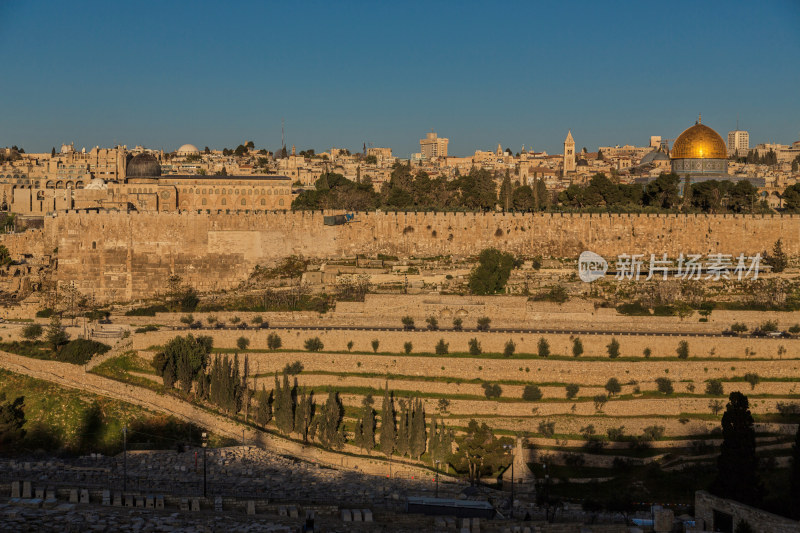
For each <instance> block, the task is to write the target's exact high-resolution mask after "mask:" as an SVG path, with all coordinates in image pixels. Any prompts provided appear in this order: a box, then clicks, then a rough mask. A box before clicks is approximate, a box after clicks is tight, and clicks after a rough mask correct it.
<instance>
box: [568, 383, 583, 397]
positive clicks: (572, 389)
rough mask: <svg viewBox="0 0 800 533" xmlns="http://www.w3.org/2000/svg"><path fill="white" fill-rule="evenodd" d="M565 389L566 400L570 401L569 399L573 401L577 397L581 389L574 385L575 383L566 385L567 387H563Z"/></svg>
mask: <svg viewBox="0 0 800 533" xmlns="http://www.w3.org/2000/svg"><path fill="white" fill-rule="evenodd" d="M565 388H566V390H567V399H568V400H571V399H573V398H574V397H575V396H577V395H578V391H579V390H580V389H581V388H580V387H579V386H578V385H576V384H575V383H567V385H566V387H565Z"/></svg>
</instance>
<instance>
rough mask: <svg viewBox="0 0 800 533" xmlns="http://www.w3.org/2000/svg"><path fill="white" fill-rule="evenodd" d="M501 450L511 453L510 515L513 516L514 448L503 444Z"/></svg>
mask: <svg viewBox="0 0 800 533" xmlns="http://www.w3.org/2000/svg"><path fill="white" fill-rule="evenodd" d="M503 448H505V449H506V450H508V451H509V452H511V514H512V516H513V514H514V447H513V446H512V445H510V444H504V445H503Z"/></svg>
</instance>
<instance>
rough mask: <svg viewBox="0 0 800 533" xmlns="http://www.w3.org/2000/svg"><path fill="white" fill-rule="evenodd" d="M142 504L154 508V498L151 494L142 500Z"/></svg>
mask: <svg viewBox="0 0 800 533" xmlns="http://www.w3.org/2000/svg"><path fill="white" fill-rule="evenodd" d="M144 506H145V508H146V509H155V508H156V499H155V498H153V497H152V496H148V497H147V498H145V500H144Z"/></svg>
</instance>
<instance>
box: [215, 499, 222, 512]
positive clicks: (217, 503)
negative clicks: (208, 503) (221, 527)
mask: <svg viewBox="0 0 800 533" xmlns="http://www.w3.org/2000/svg"><path fill="white" fill-rule="evenodd" d="M214 512H217V513H221V512H222V496H214Z"/></svg>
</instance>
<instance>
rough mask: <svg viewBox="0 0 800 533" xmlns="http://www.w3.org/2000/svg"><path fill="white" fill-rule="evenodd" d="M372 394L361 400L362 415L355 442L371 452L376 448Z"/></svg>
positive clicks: (357, 426) (357, 425) (357, 424)
mask: <svg viewBox="0 0 800 533" xmlns="http://www.w3.org/2000/svg"><path fill="white" fill-rule="evenodd" d="M374 404H375V400H373V398H372V395H371V394H367V395H366V396H364V399H363V400H362V401H361V416H360V417H359V419H358V422H357V423H356V432H355V444H356V446H358V447H359V448H361V449H362V450H366V452H367V453H370V452H371V451H372V449H373V448H375V424H376V422H375V409H374V408H373V405H374Z"/></svg>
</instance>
